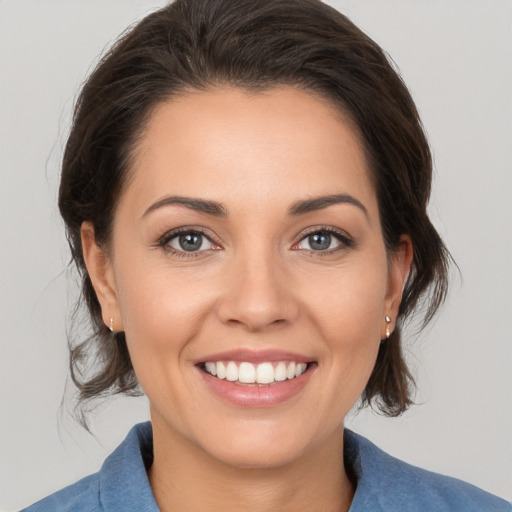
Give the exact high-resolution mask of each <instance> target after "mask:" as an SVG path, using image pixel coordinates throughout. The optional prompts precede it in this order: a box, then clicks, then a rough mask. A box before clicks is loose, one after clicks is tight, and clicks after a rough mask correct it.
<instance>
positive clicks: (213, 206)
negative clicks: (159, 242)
mask: <svg viewBox="0 0 512 512" xmlns="http://www.w3.org/2000/svg"><path fill="white" fill-rule="evenodd" d="M176 204H177V205H182V206H185V207H187V208H190V209H191V210H195V211H198V212H201V213H206V214H208V215H214V216H215V217H227V216H228V209H227V208H226V206H224V205H223V204H222V203H219V202H217V201H212V200H208V199H199V198H193V197H184V196H168V197H164V198H162V199H159V200H158V201H156V202H155V203H153V204H152V205H151V206H150V207H149V208H148V209H147V210H146V211H145V212H144V214H143V217H145V216H146V215H148V214H149V213H151V212H153V211H155V210H158V209H159V208H163V207H165V206H170V205H176ZM335 204H351V205H353V206H356V207H357V208H359V209H360V210H361V211H362V212H363V213H364V214H365V216H366V218H367V219H369V218H370V217H369V215H368V211H367V209H366V208H365V207H364V205H363V204H362V203H361V202H360V201H359V200H358V199H356V198H355V197H353V196H351V195H349V194H331V195H327V196H319V197H314V198H311V199H305V200H302V201H296V202H294V203H292V205H291V206H290V208H289V209H288V215H290V216H297V215H303V214H306V213H310V212H314V211H317V210H322V209H324V208H327V207H329V206H332V205H335Z"/></svg>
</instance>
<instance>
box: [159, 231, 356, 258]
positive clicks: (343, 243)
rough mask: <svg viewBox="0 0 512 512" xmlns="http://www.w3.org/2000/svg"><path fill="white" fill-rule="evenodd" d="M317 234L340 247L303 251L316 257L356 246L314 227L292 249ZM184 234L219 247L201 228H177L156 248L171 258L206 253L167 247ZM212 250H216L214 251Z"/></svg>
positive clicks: (342, 236)
mask: <svg viewBox="0 0 512 512" xmlns="http://www.w3.org/2000/svg"><path fill="white" fill-rule="evenodd" d="M319 233H321V234H328V235H333V236H334V237H335V238H336V239H337V240H338V241H339V242H340V243H341V245H340V247H336V248H334V249H328V250H325V251H315V250H312V249H309V250H308V249H305V250H308V251H309V252H310V253H314V254H315V255H318V256H327V255H331V254H333V253H336V252H338V251H340V250H343V249H350V248H352V247H354V246H355V244H356V243H355V241H354V240H353V239H352V238H350V237H349V236H347V234H346V233H345V232H343V231H340V230H337V229H334V228H332V227H328V226H318V227H315V228H313V229H311V230H309V231H307V232H306V233H304V234H303V235H302V237H301V238H300V240H299V241H298V242H296V243H295V244H293V246H292V248H293V247H296V246H298V245H299V244H300V243H301V242H302V241H304V240H305V239H306V238H308V237H309V236H311V235H314V234H319ZM186 234H195V235H201V236H204V237H205V238H207V239H208V240H209V241H210V243H212V244H213V245H214V246H219V245H220V244H218V243H217V242H215V241H214V240H212V237H211V236H209V235H207V234H206V232H205V230H203V229H201V228H179V229H177V230H172V231H169V232H167V233H165V234H164V235H163V236H161V237H160V238H159V240H158V242H157V244H156V245H157V246H158V247H160V248H162V249H163V250H164V251H165V252H168V253H171V254H172V255H173V256H177V257H179V258H197V257H198V256H199V254H200V253H203V252H206V251H190V252H187V251H180V250H176V249H174V248H172V247H170V246H169V242H170V241H171V240H173V239H174V238H177V237H179V236H181V235H186ZM214 250H217V249H214Z"/></svg>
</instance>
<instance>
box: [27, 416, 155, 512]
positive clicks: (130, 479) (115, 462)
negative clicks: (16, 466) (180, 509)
mask: <svg viewBox="0 0 512 512" xmlns="http://www.w3.org/2000/svg"><path fill="white" fill-rule="evenodd" d="M152 461H153V435H152V429H151V424H150V423H149V422H148V423H141V424H139V425H136V426H135V427H133V428H132V430H131V431H130V432H129V433H128V435H127V437H126V439H125V440H124V441H123V442H122V443H121V444H120V445H119V446H118V447H117V448H116V450H115V451H114V452H113V453H112V454H110V455H109V457H107V459H106V460H105V462H104V463H103V466H102V467H101V469H100V471H99V472H98V473H95V474H94V475H91V476H88V477H86V478H84V479H82V480H80V481H79V482H77V483H76V484H73V485H70V486H69V487H66V488H64V489H62V490H61V491H58V492H56V493H55V494H52V495H51V496H48V497H47V498H44V499H43V500H41V501H39V502H37V503H35V504H34V505H31V506H30V507H28V508H25V509H23V510H22V511H21V512H50V511H51V512H100V511H101V512H126V511H128V510H144V511H145V512H158V507H157V505H156V502H155V500H154V497H153V493H152V491H151V487H150V485H149V481H148V478H147V473H146V468H148V467H149V466H150V465H151V463H152Z"/></svg>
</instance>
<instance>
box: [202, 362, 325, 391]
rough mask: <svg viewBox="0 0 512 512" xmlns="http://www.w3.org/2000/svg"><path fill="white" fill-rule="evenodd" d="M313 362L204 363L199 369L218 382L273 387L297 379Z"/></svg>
mask: <svg viewBox="0 0 512 512" xmlns="http://www.w3.org/2000/svg"><path fill="white" fill-rule="evenodd" d="M314 364H315V363H314V362H309V363H306V362H299V361H264V362H261V363H258V364H255V363H251V362H249V361H206V362H204V363H200V364H199V365H198V366H199V368H200V369H201V370H202V371H204V372H205V373H207V374H208V375H211V376H212V377H215V378H216V379H219V380H226V381H228V382H232V383H235V384H240V385H251V384H252V385H258V386H264V385H267V386H268V385H273V384H277V383H281V382H286V381H290V380H293V379H297V378H299V377H300V376H301V375H303V374H304V373H305V372H306V371H307V370H308V369H310V368H311V367H312V366H313V365H314Z"/></svg>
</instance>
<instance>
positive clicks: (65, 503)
mask: <svg viewBox="0 0 512 512" xmlns="http://www.w3.org/2000/svg"><path fill="white" fill-rule="evenodd" d="M98 510H101V509H100V501H99V474H98V473H96V474H94V475H90V476H87V477H85V478H83V479H82V480H79V481H78V482H76V483H75V484H73V485H70V486H68V487H65V488H64V489H62V490H60V491H58V492H56V493H55V494H52V495H51V496H48V497H46V498H44V499H42V500H41V501H38V502H37V503H34V504H33V505H31V506H30V507H27V508H25V509H23V510H22V511H21V512H93V511H98Z"/></svg>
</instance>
